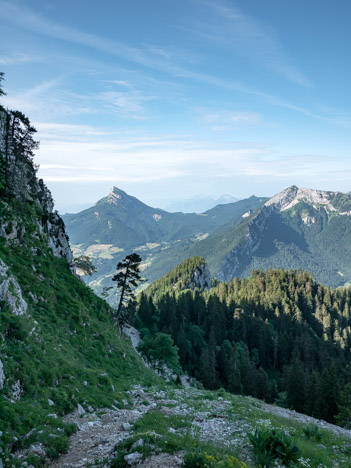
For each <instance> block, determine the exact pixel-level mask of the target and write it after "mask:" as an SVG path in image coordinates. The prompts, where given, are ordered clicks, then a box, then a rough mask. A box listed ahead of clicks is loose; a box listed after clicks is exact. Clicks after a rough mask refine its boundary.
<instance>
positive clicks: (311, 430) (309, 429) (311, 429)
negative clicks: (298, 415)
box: [302, 424, 322, 441]
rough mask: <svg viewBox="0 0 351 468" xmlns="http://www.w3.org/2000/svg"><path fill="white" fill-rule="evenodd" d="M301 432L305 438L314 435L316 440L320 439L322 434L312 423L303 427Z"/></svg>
mask: <svg viewBox="0 0 351 468" xmlns="http://www.w3.org/2000/svg"><path fill="white" fill-rule="evenodd" d="M302 430H303V433H304V434H305V437H306V439H311V438H312V437H314V438H315V439H316V440H318V441H320V440H322V434H321V432H320V430H319V429H318V427H317V426H315V425H313V424H309V425H308V426H306V427H304V428H303V429H302Z"/></svg>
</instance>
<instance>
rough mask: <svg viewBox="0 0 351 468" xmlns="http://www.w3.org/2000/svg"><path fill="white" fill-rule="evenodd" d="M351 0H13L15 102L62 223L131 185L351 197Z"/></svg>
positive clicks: (141, 193) (172, 190) (5, 29)
mask: <svg viewBox="0 0 351 468" xmlns="http://www.w3.org/2000/svg"><path fill="white" fill-rule="evenodd" d="M350 17H351V2H350V1H349V0H338V1H337V2H332V1H331V0H309V1H308V2H306V1H305V0H294V1H283V0H265V1H262V0H239V1H234V0H216V1H213V0H212V1H210V0H147V1H146V0H128V1H121V0H119V1H116V0H100V1H99V2H96V1H92V0H85V1H83V0H74V1H67V0H60V1H57V0H0V44H1V45H0V71H3V72H5V82H4V83H3V85H4V90H5V91H6V93H7V95H6V96H5V97H3V98H2V100H1V102H2V104H3V105H5V106H8V107H9V108H10V109H18V110H20V111H22V112H24V113H25V114H26V115H27V116H28V117H29V119H30V120H31V122H32V123H33V124H34V125H35V127H36V128H37V130H38V133H37V138H38V139H39V140H40V149H39V150H38V151H37V153H36V157H35V162H36V163H38V164H40V169H39V176H40V177H42V178H43V179H44V182H45V183H46V184H47V186H48V187H49V188H50V190H51V191H52V194H53V197H54V200H55V202H56V207H57V208H58V209H59V211H61V212H75V211H79V210H80V209H83V208H85V207H87V206H91V205H92V204H94V203H95V202H96V201H97V200H98V199H100V198H102V197H103V196H106V195H107V193H108V192H109V190H110V188H111V187H112V186H117V187H119V188H120V189H122V190H125V191H127V192H128V193H129V194H131V195H134V196H136V197H138V198H139V199H141V200H142V201H144V202H145V203H147V204H149V205H151V206H155V207H156V206H157V207H160V208H163V207H165V206H166V205H167V204H169V203H170V202H171V201H174V200H183V199H187V198H192V197H194V196H198V195H200V194H201V195H203V194H204V195H214V196H219V195H221V194H229V195H232V196H234V197H237V198H246V197H249V196H251V195H252V194H255V195H257V196H272V195H274V194H275V193H277V192H279V191H281V190H283V189H285V188H286V187H288V186H290V185H297V186H299V187H308V188H314V189H320V190H332V191H342V192H348V191H350V190H351V186H350V185H351V183H350V181H351V92H350V83H351V52H350V50H351V48H350V45H351V28H350V26H349V22H350Z"/></svg>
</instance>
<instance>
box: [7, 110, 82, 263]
mask: <svg viewBox="0 0 351 468" xmlns="http://www.w3.org/2000/svg"><path fill="white" fill-rule="evenodd" d="M6 115H7V113H6V112H3V111H0V151H1V153H2V154H3V155H4V154H5V138H6V131H5V126H6ZM7 146H9V148H10V149H8V150H6V153H7V154H6V158H5V159H6V161H5V164H6V180H7V183H6V189H5V192H6V195H7V198H10V199H11V198H15V199H17V200H18V201H20V202H21V203H28V204H30V205H33V204H36V205H38V208H39V209H38V212H41V213H42V215H41V216H39V215H38V219H37V220H35V222H36V224H37V226H38V234H44V235H45V236H46V239H47V244H48V246H49V247H51V249H52V251H53V253H54V255H56V256H57V257H63V258H65V259H66V260H67V261H68V262H69V263H71V261H72V259H73V257H72V252H71V249H70V246H69V239H68V236H67V234H66V231H65V226H64V223H63V221H62V219H61V217H60V216H59V214H58V213H57V211H55V210H54V202H53V199H52V196H51V192H50V190H49V189H48V188H47V187H46V185H45V184H44V182H43V180H42V179H38V178H37V176H36V170H37V168H36V166H35V165H34V163H33V162H32V160H31V158H30V157H25V156H23V155H21V154H19V153H18V150H17V151H14V150H13V149H12V146H11V145H7ZM24 232H25V229H24V227H23V223H21V222H18V221H16V220H15V219H11V221H8V220H6V219H4V218H3V217H2V216H1V214H0V236H1V237H5V238H6V239H7V240H11V241H14V242H16V241H18V242H21V240H22V237H23V234H24Z"/></svg>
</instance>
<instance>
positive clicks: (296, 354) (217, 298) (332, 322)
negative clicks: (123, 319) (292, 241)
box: [138, 265, 351, 424]
mask: <svg viewBox="0 0 351 468" xmlns="http://www.w3.org/2000/svg"><path fill="white" fill-rule="evenodd" d="M181 271H186V268H184V267H183V266H182V265H180V266H179V267H177V269H176V270H175V273H173V274H169V275H168V276H166V277H165V280H164V281H163V282H162V280H160V281H159V282H158V283H157V284H158V286H159V287H158V288H154V287H151V288H149V289H148V290H146V291H145V292H144V293H143V294H142V295H141V297H140V301H139V308H138V314H139V320H140V319H141V321H142V323H139V327H141V328H142V327H145V326H146V327H147V328H148V329H149V331H150V333H152V334H155V333H157V332H165V333H168V334H170V335H171V336H172V338H173V340H174V342H175V344H176V345H177V346H178V348H179V357H180V362H181V364H182V366H183V369H184V370H186V371H187V372H188V373H189V374H190V375H192V376H194V377H196V378H197V379H199V380H201V381H202V382H203V383H204V385H205V386H206V387H207V388H210V389H216V388H219V387H224V388H226V389H229V390H230V391H232V392H234V393H240V394H246V395H253V396H256V397H258V398H262V399H264V400H266V401H269V402H273V401H276V402H278V403H279V404H283V405H286V406H288V407H291V408H294V409H296V410H297V411H300V412H305V413H307V414H310V415H313V416H316V417H318V418H323V419H326V420H327V421H332V422H334V421H336V420H337V421H340V422H341V423H345V424H349V422H347V420H346V419H345V418H344V420H342V418H343V416H342V415H341V416H340V414H341V413H340V411H341V410H340V408H341V407H342V406H343V405H345V401H343V398H344V397H345V392H344V389H345V388H347V389H348V390H350V388H351V386H350V382H351V368H350V364H351V353H350V345H351V317H350V314H351V312H350V305H351V288H348V289H343V288H338V289H332V288H327V287H324V286H322V285H321V284H319V283H317V282H316V281H315V280H314V279H313V277H311V275H309V274H308V273H305V272H302V271H292V270H291V271H284V270H277V271H273V270H270V271H267V272H266V273H264V272H261V271H254V272H253V273H252V274H251V276H250V277H249V278H247V279H238V278H235V279H234V280H231V281H228V282H226V283H222V282H217V284H216V285H215V286H213V287H212V288H211V289H209V290H204V291H200V290H199V289H195V290H190V289H185V290H180V289H179V288H177V289H175V288H172V285H171V284H170V282H169V281H167V278H171V277H175V276H177V275H178V274H179V272H181ZM178 284H179V279H178ZM146 298H148V300H146ZM346 393H347V392H346ZM338 415H339V416H338ZM348 421H349V420H348Z"/></svg>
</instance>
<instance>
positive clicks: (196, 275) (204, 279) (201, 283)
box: [186, 262, 211, 290]
mask: <svg viewBox="0 0 351 468" xmlns="http://www.w3.org/2000/svg"><path fill="white" fill-rule="evenodd" d="M210 287H211V274H210V270H209V269H208V266H207V264H206V263H205V262H203V263H201V264H200V265H198V266H197V267H196V269H195V271H194V272H193V273H192V274H191V279H190V281H189V282H188V283H187V284H186V288H187V289H195V288H198V289H201V290H204V289H210Z"/></svg>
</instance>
